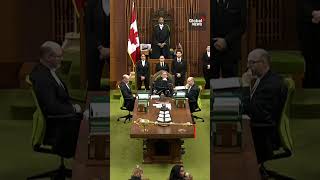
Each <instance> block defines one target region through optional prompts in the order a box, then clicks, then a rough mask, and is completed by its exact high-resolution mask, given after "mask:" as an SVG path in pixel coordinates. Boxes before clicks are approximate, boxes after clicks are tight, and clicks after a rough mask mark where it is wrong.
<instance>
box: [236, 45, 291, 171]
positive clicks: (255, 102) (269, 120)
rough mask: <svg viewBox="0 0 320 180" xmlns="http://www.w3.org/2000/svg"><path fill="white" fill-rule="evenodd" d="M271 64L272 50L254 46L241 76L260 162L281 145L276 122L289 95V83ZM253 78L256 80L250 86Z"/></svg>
mask: <svg viewBox="0 0 320 180" xmlns="http://www.w3.org/2000/svg"><path fill="white" fill-rule="evenodd" d="M270 64H271V57H270V55H269V53H268V52H267V51H265V50H264V49H255V50H253V51H251V52H250V53H249V55H248V62H247V66H248V71H247V72H246V73H244V74H243V76H242V84H243V87H244V97H245V98H244V100H243V103H244V109H245V113H246V114H248V115H249V117H250V119H251V121H250V122H251V130H252V137H253V141H254V146H255V151H256V154H257V159H258V163H259V164H262V163H264V162H265V161H267V160H270V159H271V157H272V156H273V150H274V148H276V147H278V146H279V141H280V137H279V135H278V133H277V131H278V126H277V124H278V122H279V121H280V118H281V114H282V110H283V107H284V104H285V101H286V98H287V87H286V86H285V84H284V81H283V78H282V77H281V76H280V75H278V74H276V73H274V72H272V71H271V70H270ZM253 79H255V83H254V85H253V86H252V87H250V85H251V82H252V80H253ZM262 169H263V167H262ZM260 170H261V169H260Z"/></svg>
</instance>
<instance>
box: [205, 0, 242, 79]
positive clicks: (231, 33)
mask: <svg viewBox="0 0 320 180" xmlns="http://www.w3.org/2000/svg"><path fill="white" fill-rule="evenodd" d="M246 2H247V1H246V0H213V1H212V3H211V9H212V10H211V13H212V14H211V17H212V18H211V44H212V46H213V52H214V53H213V55H212V56H211V58H213V63H214V67H215V68H213V78H219V77H220V71H221V74H222V77H233V76H238V62H239V60H240V58H241V36H242V34H243V33H244V32H245V29H246V26H247V3H246Z"/></svg>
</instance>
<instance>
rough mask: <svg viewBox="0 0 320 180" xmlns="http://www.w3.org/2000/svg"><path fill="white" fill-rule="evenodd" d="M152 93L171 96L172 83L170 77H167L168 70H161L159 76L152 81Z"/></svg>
mask: <svg viewBox="0 0 320 180" xmlns="http://www.w3.org/2000/svg"><path fill="white" fill-rule="evenodd" d="M153 90H154V92H153V93H154V94H158V95H161V93H163V94H164V95H165V96H167V97H171V96H172V93H173V84H172V81H171V80H170V79H168V72H167V71H162V73H161V78H160V79H157V80H156V81H155V82H154V89H153Z"/></svg>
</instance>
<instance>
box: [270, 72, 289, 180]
mask: <svg viewBox="0 0 320 180" xmlns="http://www.w3.org/2000/svg"><path fill="white" fill-rule="evenodd" d="M285 83H286V85H287V88H288V92H287V99H286V101H285V104H284V107H283V111H282V115H281V119H280V121H279V123H278V125H277V126H278V134H279V138H280V146H279V149H276V150H274V152H273V154H274V155H273V157H272V158H271V159H270V160H276V159H282V158H287V157H290V156H292V152H293V140H292V136H291V132H290V119H289V116H290V104H291V102H292V99H293V94H294V91H295V83H294V81H293V80H292V79H291V78H285ZM266 172H267V174H268V175H269V177H273V178H276V179H292V178H290V177H287V176H284V175H280V174H278V173H276V172H274V171H270V170H266Z"/></svg>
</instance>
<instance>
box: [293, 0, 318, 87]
mask: <svg viewBox="0 0 320 180" xmlns="http://www.w3.org/2000/svg"><path fill="white" fill-rule="evenodd" d="M297 7H298V8H299V9H298V35H299V41H300V48H301V51H302V55H303V57H304V60H305V64H306V71H305V76H304V85H303V86H304V87H305V88H320V74H319V69H320V53H319V52H320V46H319V43H320V1H318V0H299V1H298V6H297Z"/></svg>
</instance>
